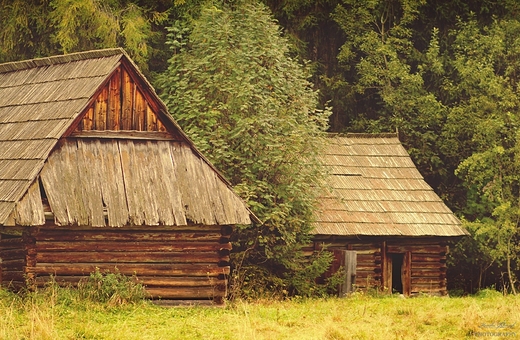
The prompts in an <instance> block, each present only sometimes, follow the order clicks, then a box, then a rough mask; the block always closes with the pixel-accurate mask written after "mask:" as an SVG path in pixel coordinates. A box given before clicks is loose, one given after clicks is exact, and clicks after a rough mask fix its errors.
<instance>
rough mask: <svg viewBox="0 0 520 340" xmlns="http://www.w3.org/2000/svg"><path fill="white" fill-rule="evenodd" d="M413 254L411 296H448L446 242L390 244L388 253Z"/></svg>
mask: <svg viewBox="0 0 520 340" xmlns="http://www.w3.org/2000/svg"><path fill="white" fill-rule="evenodd" d="M407 251H409V252H411V256H412V259H411V268H410V276H411V292H410V293H411V295H415V294H419V293H427V294H431V295H446V294H447V290H446V269H447V268H446V254H447V246H446V244H445V243H444V242H432V241H428V240H422V241H415V242H410V244H396V243H393V244H388V245H387V253H404V252H407Z"/></svg>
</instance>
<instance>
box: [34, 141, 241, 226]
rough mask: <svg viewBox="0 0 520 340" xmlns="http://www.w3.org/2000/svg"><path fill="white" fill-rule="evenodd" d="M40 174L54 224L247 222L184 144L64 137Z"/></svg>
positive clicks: (227, 192) (232, 199) (224, 188)
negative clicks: (53, 217) (65, 138)
mask: <svg viewBox="0 0 520 340" xmlns="http://www.w3.org/2000/svg"><path fill="white" fill-rule="evenodd" d="M40 178H41V181H42V184H43V187H44V189H45V192H46V194H47V197H48V200H49V205H50V208H51V210H52V212H53V213H54V216H55V220H56V222H57V223H58V224H60V225H78V226H114V227H121V226H124V225H147V226H159V225H170V226H173V225H186V224H190V223H193V224H205V225H223V224H249V223H250V212H249V210H247V207H246V206H245V204H244V203H243V202H242V201H241V200H240V198H239V197H238V196H237V195H236V194H235V193H234V192H233V191H232V190H231V188H229V187H228V186H227V184H226V183H225V182H223V181H222V180H221V179H220V178H219V177H218V175H217V174H216V173H215V171H214V170H213V169H212V168H211V167H210V166H209V165H208V164H207V163H206V162H205V161H204V160H202V159H201V158H200V157H198V156H197V155H196V154H195V153H194V152H193V151H192V150H191V148H190V146H188V145H187V144H186V143H181V142H175V141H150V140H125V139H115V140H111V139H92V140H91V139H76V138H72V139H68V140H64V141H63V143H62V146H61V147H60V148H59V149H58V150H55V151H54V152H53V153H52V154H51V155H50V156H49V159H48V160H47V164H46V165H45V166H44V168H43V169H42V172H41V174H40ZM105 216H106V218H105Z"/></svg>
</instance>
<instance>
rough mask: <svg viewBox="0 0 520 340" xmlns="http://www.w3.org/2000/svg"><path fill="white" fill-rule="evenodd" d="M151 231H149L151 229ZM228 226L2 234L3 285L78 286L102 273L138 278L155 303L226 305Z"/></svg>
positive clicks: (50, 228) (61, 229)
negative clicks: (180, 301)
mask: <svg viewBox="0 0 520 340" xmlns="http://www.w3.org/2000/svg"><path fill="white" fill-rule="evenodd" d="M149 228H150V226H149ZM229 233H230V226H200V229H199V226H189V227H188V226H183V227H178V228H176V229H173V228H167V227H161V228H157V229H150V230H149V231H147V230H143V229H139V228H136V227H134V228H131V227H125V228H117V229H114V228H92V227H90V228H83V229H80V230H75V229H71V228H64V227H59V226H55V225H46V226H44V227H42V228H40V229H33V228H23V230H22V231H21V232H20V233H19V234H20V235H7V234H0V258H1V259H2V261H1V262H0V265H1V267H0V268H1V270H0V272H1V273H2V275H1V281H0V282H1V284H2V285H4V286H7V285H9V284H10V283H11V282H14V283H15V285H16V286H17V287H19V286H22V285H23V284H25V282H26V281H25V280H26V279H28V280H29V281H27V282H28V283H29V284H35V285H36V286H43V285H45V283H46V282H47V281H48V280H49V279H50V278H51V276H52V277H53V278H54V279H55V280H56V282H57V283H59V284H62V285H73V286H74V285H76V284H77V283H78V282H79V281H80V280H84V279H86V278H88V276H89V275H90V273H92V272H94V271H96V270H99V271H100V272H102V273H105V272H112V273H115V272H118V273H121V274H124V275H128V276H135V277H136V279H137V280H138V282H140V283H142V284H143V285H145V289H146V290H147V293H148V294H149V297H150V298H152V299H159V298H160V299H214V300H215V301H216V302H222V299H223V298H224V297H225V294H226V289H227V288H226V287H227V276H228V275H229V274H230V265H229V250H230V249H231V244H230V243H229V238H228V235H229Z"/></svg>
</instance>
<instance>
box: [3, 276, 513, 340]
mask: <svg viewBox="0 0 520 340" xmlns="http://www.w3.org/2000/svg"><path fill="white" fill-rule="evenodd" d="M519 307H520V297H516V296H502V295H501V294H499V293H496V292H492V291H486V292H484V293H482V294H480V295H478V296H474V297H457V298H447V297H445V298H438V297H427V296H424V297H418V298H409V299H404V298H398V297H373V296H368V295H366V294H356V295H354V296H352V297H349V298H344V299H336V298H326V299H297V300H288V301H273V300H258V301H256V302H244V301H235V302H233V303H228V304H227V305H226V306H225V307H190V308H186V307H178V308H163V307H158V306H156V305H154V304H152V303H151V302H148V301H146V300H140V301H137V302H132V303H123V304H109V303H103V302H99V301H93V300H92V299H90V298H85V296H82V295H81V294H80V293H79V292H78V291H77V290H75V289H64V288H59V287H57V286H55V285H51V286H49V287H47V288H45V289H41V290H39V291H37V292H35V293H30V292H26V293H23V294H14V293H11V292H8V291H5V290H0V315H1V317H0V339H190V340H191V339H234V340H235V339H298V340H305V339H312V340H314V339H326V340H344V339H476V338H487V339H498V338H504V339H505V338H520V314H519V313H518V310H519V309H520V308H519ZM491 333H493V334H494V335H496V334H499V333H501V334H502V337H498V336H495V337H493V336H491V337H490V336H487V335H489V334H491ZM513 335H515V336H514V337H513Z"/></svg>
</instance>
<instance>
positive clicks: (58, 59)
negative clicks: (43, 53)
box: [0, 47, 128, 73]
mask: <svg viewBox="0 0 520 340" xmlns="http://www.w3.org/2000/svg"><path fill="white" fill-rule="evenodd" d="M117 54H121V55H125V56H127V54H126V52H125V50H123V49H122V48H120V47H117V48H106V49H102V50H91V51H83V52H74V53H69V54H63V55H57V56H51V57H43V58H35V59H29V60H22V61H12V62H8V63H4V64H0V73H6V72H13V71H21V70H26V69H31V68H35V67H41V66H48V65H57V64H64V63H70V62H73V61H79V60H86V59H93V58H103V57H110V56H113V55H117ZM127 57H128V56H127Z"/></svg>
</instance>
